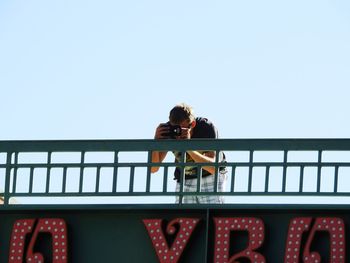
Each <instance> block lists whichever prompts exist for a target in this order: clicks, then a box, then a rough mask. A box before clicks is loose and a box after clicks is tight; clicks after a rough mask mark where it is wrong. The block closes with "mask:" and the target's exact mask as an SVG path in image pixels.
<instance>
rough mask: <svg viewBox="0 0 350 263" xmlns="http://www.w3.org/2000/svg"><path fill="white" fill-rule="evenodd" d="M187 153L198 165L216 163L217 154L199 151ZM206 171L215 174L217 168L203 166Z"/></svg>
mask: <svg viewBox="0 0 350 263" xmlns="http://www.w3.org/2000/svg"><path fill="white" fill-rule="evenodd" d="M187 153H188V154H189V155H190V156H191V157H192V159H193V160H194V161H195V162H196V163H214V162H215V152H205V153H203V154H202V153H200V152H198V151H187ZM202 168H203V169H204V170H206V171H207V172H209V173H210V174H215V166H203V167H202Z"/></svg>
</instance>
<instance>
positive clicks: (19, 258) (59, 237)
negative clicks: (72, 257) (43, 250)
mask: <svg viewBox="0 0 350 263" xmlns="http://www.w3.org/2000/svg"><path fill="white" fill-rule="evenodd" d="M34 222H35V219H27V220H18V221H16V222H15V225H14V228H13V230H12V236H11V248H10V257H9V263H22V262H23V254H24V247H25V244H24V242H25V236H26V235H27V234H29V233H32V231H33V226H34ZM40 232H48V233H51V235H52V242H53V245H52V250H53V252H52V262H53V263H66V262H67V228H66V223H65V222H64V220H62V219H57V218H50V219H48V218H46V219H40V220H39V221H38V224H37V226H36V227H35V231H34V233H33V235H32V237H31V239H30V243H29V245H28V249H27V254H26V260H25V261H26V262H33V263H44V257H43V255H42V254H40V253H33V248H34V244H35V242H36V239H37V237H38V234H39V233H40Z"/></svg>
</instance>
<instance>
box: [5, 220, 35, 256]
mask: <svg viewBox="0 0 350 263" xmlns="http://www.w3.org/2000/svg"><path fill="white" fill-rule="evenodd" d="M34 222H35V219H24V220H17V221H15V223H14V224H13V228H12V235H11V243H10V252H9V261H8V262H9V263H22V262H23V254H24V245H25V244H24V242H25V238H26V235H27V234H29V233H31V232H32V231H33V225H34Z"/></svg>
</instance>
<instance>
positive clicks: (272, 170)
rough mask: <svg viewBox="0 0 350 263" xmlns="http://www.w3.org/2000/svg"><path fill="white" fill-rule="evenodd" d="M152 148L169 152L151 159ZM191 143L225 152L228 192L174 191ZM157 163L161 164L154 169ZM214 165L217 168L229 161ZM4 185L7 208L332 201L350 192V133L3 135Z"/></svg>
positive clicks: (0, 180)
mask: <svg viewBox="0 0 350 263" xmlns="http://www.w3.org/2000/svg"><path fill="white" fill-rule="evenodd" d="M154 150H159V151H170V153H169V154H168V156H169V157H168V158H167V159H166V160H165V162H163V163H158V164H152V163H151V152H152V151H154ZM187 150H211V151H215V152H216V153H217V154H216V156H219V154H218V153H219V152H220V151H224V152H225V155H226V157H227V162H226V163H225V164H224V166H225V167H226V170H227V173H226V177H227V182H226V188H225V191H224V192H217V191H216V189H215V190H214V191H213V192H211V193H203V192H201V191H200V188H199V187H198V188H197V191H196V192H183V191H182V190H183V187H181V189H180V191H179V192H176V191H175V182H174V181H173V178H172V177H173V170H174V169H175V167H176V166H178V167H181V168H182V169H183V168H184V167H186V165H188V164H186V163H178V164H175V163H174V162H173V159H174V158H173V156H172V154H171V151H180V152H186V151H187ZM152 165H154V166H159V167H160V170H159V171H158V172H157V173H155V174H152V173H151V166H152ZM191 165H193V164H191ZM195 165H196V166H197V167H202V166H206V165H209V164H208V163H196V164H195ZM210 165H211V166H215V169H216V171H218V170H219V168H220V167H222V166H223V163H221V162H218V160H217V162H216V163H214V164H210ZM199 170H200V169H199ZM216 181H217V175H216ZM0 187H1V188H2V191H3V198H4V205H2V206H1V207H9V206H11V205H14V204H60V205H62V204H73V203H74V204H77V203H79V204H80V203H89V204H91V203H94V204H95V203H114V204H115V203H118V204H121V203H122V204H125V203H128V204H129V203H142V204H145V203H152V204H155V203H174V202H175V198H176V197H182V196H184V195H222V196H225V199H226V203H227V204H230V203H245V202H253V203H254V202H263V203H264V202H281V200H282V203H295V202H296V200H299V201H304V200H306V199H307V198H309V202H311V203H313V202H326V203H327V202H328V201H329V198H330V197H332V198H339V197H341V198H342V199H341V200H346V197H350V139H245V140H243V139H219V140H188V141H175V140H103V141H102V140H99V141H93V140H87V141H0ZM322 197H323V198H327V199H326V200H327V201H324V200H323V201H322V199H321V201H320V200H317V198H322ZM249 198H252V199H249ZM269 198H272V199H269ZM283 198H284V199H283ZM298 198H299V199H298ZM336 200H337V199H336ZM297 202H298V201H297ZM345 202H346V201H345Z"/></svg>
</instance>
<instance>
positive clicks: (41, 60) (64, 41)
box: [0, 0, 350, 140]
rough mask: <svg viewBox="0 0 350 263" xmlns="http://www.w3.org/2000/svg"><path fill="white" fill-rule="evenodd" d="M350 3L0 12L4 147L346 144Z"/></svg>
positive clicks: (299, 0) (49, 6)
mask: <svg viewBox="0 0 350 263" xmlns="http://www.w3.org/2000/svg"><path fill="white" fill-rule="evenodd" d="M349 88H350V2H349V1H348V0H332V1H330V0H328V1H326V0H293V1H280V0H266V1H261V0H256V1H233V0H229V1H203V0H201V1H163V0H159V1H152V0H151V1H132V0H131V1H114V0H103V1H102V0H99V1H87V0H84V1H82V0H81V1H80V0H79V1H77V0H75V1H71V0H70V1H67V0H66V1H64V0H60V1H58V0H57V1H44V0H33V1H15V0H1V1H0V91H1V92H0V94H1V95H0V119H1V125H0V140H8V139H126V138H152V137H153V135H154V128H155V126H157V124H158V123H159V122H162V121H166V120H167V117H168V112H169V110H170V108H171V107H173V106H174V105H175V104H176V103H179V102H187V103H189V104H191V105H192V106H193V107H194V109H195V111H196V113H197V115H199V116H205V117H208V118H210V119H211V120H212V121H213V122H214V123H215V124H216V125H217V126H218V128H219V131H220V134H221V137H223V138H313V137H314V138H322V137H325V138H338V137H342V138H348V137H349V134H350V124H349V120H348V119H349V117H348V116H349V98H350V90H349Z"/></svg>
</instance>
